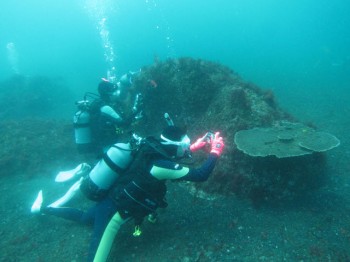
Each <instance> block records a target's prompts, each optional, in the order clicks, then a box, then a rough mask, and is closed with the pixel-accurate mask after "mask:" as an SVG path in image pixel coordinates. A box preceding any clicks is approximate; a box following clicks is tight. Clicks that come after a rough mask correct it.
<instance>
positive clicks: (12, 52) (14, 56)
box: [6, 42, 19, 74]
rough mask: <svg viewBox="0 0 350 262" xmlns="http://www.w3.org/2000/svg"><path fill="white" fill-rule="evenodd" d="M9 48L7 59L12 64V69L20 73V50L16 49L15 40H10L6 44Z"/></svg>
mask: <svg viewBox="0 0 350 262" xmlns="http://www.w3.org/2000/svg"><path fill="white" fill-rule="evenodd" d="M6 49H7V59H8V61H9V63H10V65H11V69H12V71H13V73H15V74H19V68H18V52H17V50H16V46H15V44H14V43H13V42H9V43H7V44H6Z"/></svg>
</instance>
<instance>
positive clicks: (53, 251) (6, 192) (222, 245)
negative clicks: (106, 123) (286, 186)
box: [0, 155, 350, 262]
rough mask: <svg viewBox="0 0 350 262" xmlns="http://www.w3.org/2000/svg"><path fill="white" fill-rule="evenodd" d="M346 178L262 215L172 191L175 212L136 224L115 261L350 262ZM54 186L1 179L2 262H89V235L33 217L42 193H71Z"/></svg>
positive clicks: (118, 243) (47, 181)
mask: <svg viewBox="0 0 350 262" xmlns="http://www.w3.org/2000/svg"><path fill="white" fill-rule="evenodd" d="M331 157H332V155H331ZM333 157H334V158H335V156H333ZM334 161H337V162H339V161H340V162H341V159H339V158H336V160H334ZM343 164H345V163H343ZM345 171H347V172H345ZM348 171H349V166H348V170H344V172H342V171H340V170H338V171H337V170H335V169H334V170H333V171H332V173H333V174H332V175H333V176H334V179H332V180H331V181H330V184H329V185H327V186H325V187H323V188H321V189H319V190H317V191H314V192H310V194H308V195H305V196H303V197H301V198H300V199H294V200H293V201H289V202H286V203H282V204H281V205H278V207H276V206H275V205H274V207H272V206H269V205H268V204H267V205H265V206H262V207H260V208H258V209H257V208H255V207H253V206H252V204H251V203H250V202H249V201H247V200H239V199H237V198H235V197H233V196H232V197H218V198H216V199H214V200H207V199H204V198H198V197H196V196H194V195H192V194H190V193H189V192H188V190H187V189H186V188H185V187H183V186H182V185H181V184H178V183H169V193H168V202H169V206H168V208H166V209H165V210H162V211H161V212H160V215H159V220H158V222H157V223H156V224H151V223H149V222H148V221H145V222H144V225H143V229H142V230H143V233H142V235H141V236H140V237H134V236H133V235H132V232H133V224H132V222H129V223H127V224H125V225H124V226H123V227H122V229H121V230H120V233H119V234H118V236H117V238H116V240H115V243H114V247H113V251H112V254H111V259H110V261H182V262H190V261H350V223H349V221H350V187H349V184H346V183H344V181H345V180H346V179H345V178H344V177H343V176H344V174H345V173H348ZM36 177H37V176H36ZM53 178H54V174H52V178H50V177H48V176H42V178H40V179H38V178H35V179H30V178H28V177H27V176H25V174H23V175H22V176H17V177H11V176H10V175H9V176H6V177H2V178H1V188H0V193H1V195H2V198H1V200H0V206H1V217H2V219H1V231H0V236H1V244H0V250H1V251H0V254H1V255H0V256H1V261H50V260H51V261H77V262H78V261H84V260H85V258H86V253H87V250H88V245H89V238H90V236H91V228H90V227H88V226H82V225H78V224H75V223H74V222H70V221H65V220H63V219H60V218H56V217H51V216H44V215H32V214H31V213H30V207H31V204H32V202H33V200H34V199H35V197H36V194H37V192H38V190H39V189H43V190H44V200H45V203H46V204H49V203H50V200H51V201H52V200H55V199H56V198H57V197H58V196H60V195H61V194H62V193H63V192H65V190H66V189H67V187H69V185H61V184H60V185H57V184H55V183H54V182H53ZM71 205H72V206H75V207H81V208H85V209H86V208H88V207H89V206H91V205H93V202H90V201H88V200H86V199H84V198H83V197H82V196H78V197H77V199H75V200H74V201H73V202H72V203H71Z"/></svg>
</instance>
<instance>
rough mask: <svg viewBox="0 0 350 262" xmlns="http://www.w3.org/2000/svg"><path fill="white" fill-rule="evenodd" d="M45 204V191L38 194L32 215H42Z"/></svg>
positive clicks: (31, 210)
mask: <svg viewBox="0 0 350 262" xmlns="http://www.w3.org/2000/svg"><path fill="white" fill-rule="evenodd" d="M42 204H43V191H42V190H40V191H39V193H38V196H37V197H36V199H35V201H34V203H33V205H32V208H31V209H30V212H31V213H32V214H38V213H40V209H41V205H42Z"/></svg>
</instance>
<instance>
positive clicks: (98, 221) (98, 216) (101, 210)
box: [88, 197, 117, 261]
mask: <svg viewBox="0 0 350 262" xmlns="http://www.w3.org/2000/svg"><path fill="white" fill-rule="evenodd" d="M116 212H117V207H116V205H115V204H114V202H113V200H112V199H110V198H109V197H107V198H105V199H103V200H102V201H100V202H99V203H98V204H97V205H96V212H95V222H94V230H93V233H92V238H91V242H90V248H89V254H88V261H93V258H94V256H95V253H96V250H97V247H98V245H99V243H100V240H101V237H102V235H103V232H104V230H105V228H106V226H107V224H108V222H109V220H110V219H111V217H112V216H113V214H114V213H116Z"/></svg>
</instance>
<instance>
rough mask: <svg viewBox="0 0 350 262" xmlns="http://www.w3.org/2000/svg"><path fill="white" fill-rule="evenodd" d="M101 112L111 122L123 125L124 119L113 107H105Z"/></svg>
mask: <svg viewBox="0 0 350 262" xmlns="http://www.w3.org/2000/svg"><path fill="white" fill-rule="evenodd" d="M100 110H101V114H103V115H105V116H106V117H107V118H108V119H109V120H110V121H111V122H113V123H115V124H121V123H123V118H122V117H121V116H120V115H119V114H118V113H117V112H116V111H115V110H114V109H113V108H112V107H111V106H108V105H104V106H102V107H101V109H100Z"/></svg>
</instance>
